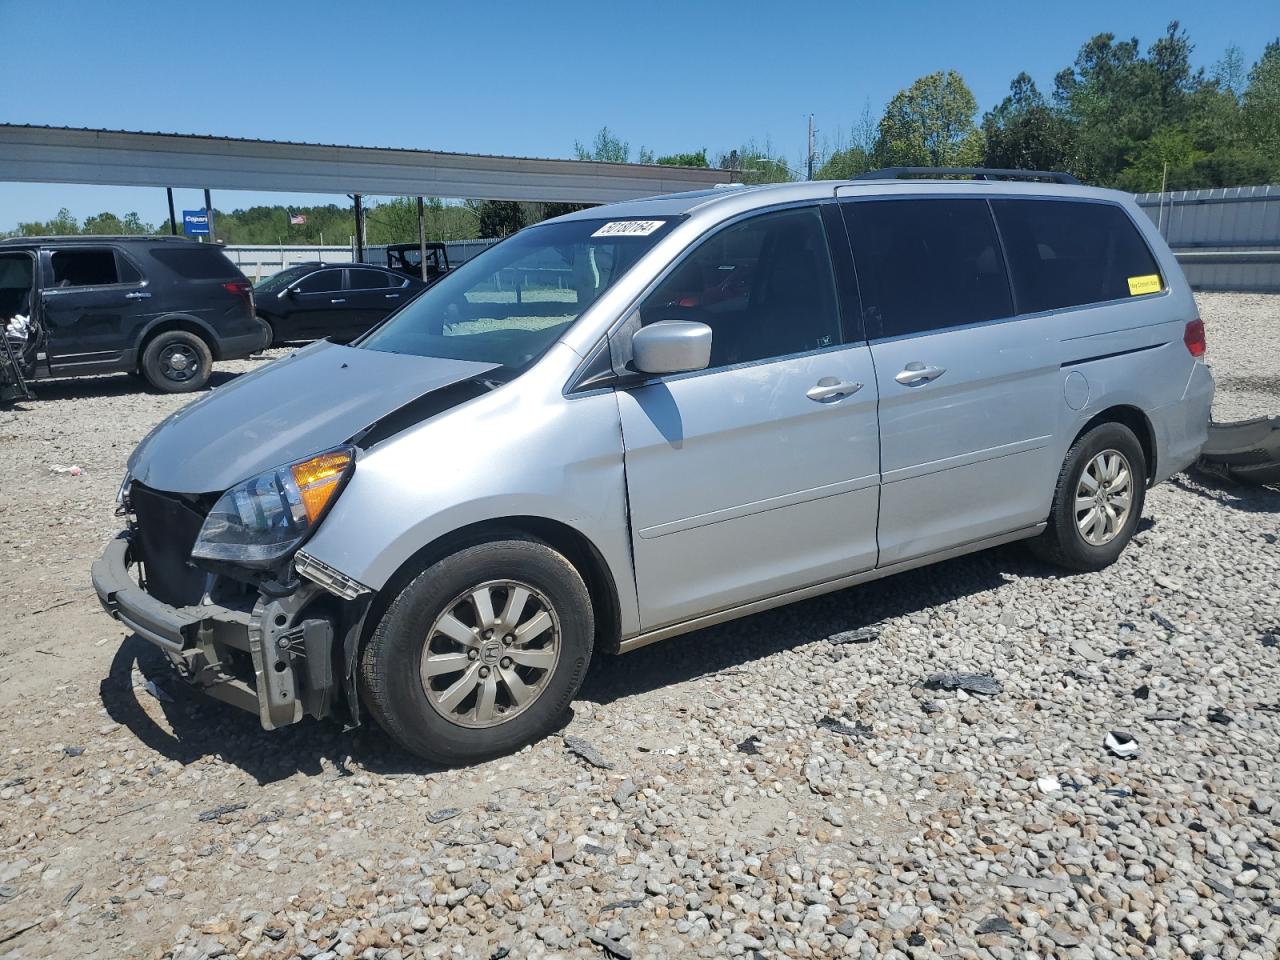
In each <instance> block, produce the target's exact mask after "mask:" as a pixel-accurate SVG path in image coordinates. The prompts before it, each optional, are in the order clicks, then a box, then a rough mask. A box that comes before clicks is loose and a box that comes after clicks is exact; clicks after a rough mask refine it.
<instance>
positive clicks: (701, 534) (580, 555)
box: [93, 171, 1213, 764]
mask: <svg viewBox="0 0 1280 960" xmlns="http://www.w3.org/2000/svg"><path fill="white" fill-rule="evenodd" d="M991 176H992V175H990V174H986V173H979V177H978V179H973V180H957V179H934V180H919V179H905V178H901V177H899V176H898V174H897V173H896V172H895V171H883V172H881V173H879V174H875V175H871V176H870V177H869V178H868V179H860V180H857V181H849V182H812V183H795V184H785V185H776V186H765V187H738V188H729V189H717V190H711V191H706V192H696V193H686V194H677V195H672V196H665V197H656V198H652V199H647V200H637V201H631V202H626V203H619V204H615V205H613V206H605V207H596V208H593V209H589V210H584V211H581V212H578V213H573V214H570V215H568V216H565V217H560V218H558V219H555V220H551V221H547V222H545V223H541V224H538V225H537V226H533V227H530V228H528V229H525V230H522V231H520V232H519V233H517V234H515V235H514V236H512V237H511V238H509V239H507V240H504V241H503V242H501V243H499V244H497V245H495V246H493V247H492V248H490V249H489V250H487V251H486V252H484V253H482V254H480V255H479V256H477V257H476V258H475V259H473V260H471V261H469V262H468V263H466V264H464V265H462V266H461V267H460V268H458V269H457V270H456V271H453V272H451V273H449V274H448V275H447V276H445V277H444V278H442V279H441V280H440V281H439V282H438V283H436V284H435V285H433V286H432V287H430V288H429V289H428V290H427V291H426V292H425V293H423V294H422V295H421V296H420V297H419V298H418V299H416V300H414V301H413V302H412V303H410V304H408V305H407V306H405V307H404V308H402V309H400V310H399V311H397V312H396V313H394V314H393V315H392V316H391V317H390V318H389V319H388V320H387V321H386V322H384V323H383V324H382V325H380V326H378V327H377V328H375V329H374V330H373V331H371V332H370V333H368V334H367V335H366V336H364V337H363V338H361V339H359V340H357V341H356V342H354V343H353V344H351V345H349V346H340V345H337V344H333V343H327V342H322V343H316V344H312V345H310V346H308V347H306V348H303V349H299V350H297V351H295V352H293V353H291V354H289V355H288V356H286V357H284V358H282V359H280V360H278V361H276V362H275V363H272V364H270V365H269V366H267V367H264V368H261V369H259V370H256V371H255V372H253V373H250V374H247V375H245V376H242V377H240V378H238V379H237V380H235V381H234V382H232V383H230V384H228V385H226V386H222V387H219V388H218V389H217V390H215V391H213V392H212V393H211V394H209V395H207V396H205V397H203V398H201V399H199V400H197V401H196V402H194V403H192V404H190V405H189V406H187V407H185V408H184V409H182V410H180V411H179V412H177V413H175V414H174V415H173V416H171V417H170V418H169V419H168V420H166V421H165V422H163V423H162V424H161V425H160V426H159V427H157V428H156V429H155V430H154V431H152V433H151V434H150V435H149V436H148V437H147V438H146V439H144V440H143V442H142V443H141V444H140V445H139V446H138V448H137V450H136V451H134V453H133V455H132V457H131V458H130V460H129V466H128V474H127V475H126V476H125V478H124V482H123V484H122V485H121V489H120V504H121V506H120V513H121V514H122V515H123V516H124V517H126V518H127V529H125V530H124V531H123V532H122V533H121V534H120V536H119V537H118V538H117V539H115V540H113V541H112V542H111V543H110V545H109V546H108V548H107V550H106V552H105V554H104V555H103V557H102V558H101V559H100V560H98V562H97V563H96V564H95V565H94V568H93V580H94V585H95V588H96V590H97V592H98V595H99V597H100V598H101V600H102V603H103V605H104V606H105V607H106V609H107V610H108V611H110V613H111V614H112V615H113V616H115V617H116V618H117V619H119V620H120V621H121V622H123V623H124V624H125V625H127V626H128V627H129V628H131V629H132V630H133V631H134V632H135V633H136V634H137V635H138V636H140V637H142V638H144V639H145V640H147V641H149V642H151V643H153V644H155V645H156V646H157V647H159V648H160V649H161V650H163V651H164V652H165V653H166V654H167V655H168V657H169V659H170V660H171V661H172V662H173V665H174V667H175V668H176V669H177V671H178V672H179V673H180V674H181V675H182V676H183V677H184V678H185V679H186V680H188V681H189V682H190V683H192V684H193V685H195V686H196V687H198V688H200V689H202V690H203V691H205V692H206V693H208V694H210V695H212V696H214V697H217V698H220V699H222V700H224V701H227V702H230V703H232V704H235V705H237V706H239V707H242V708H245V709H248V710H252V711H254V712H256V713H257V714H258V716H259V718H260V720H261V722H262V725H263V726H264V727H266V728H268V729H270V728H275V727H279V726H282V725H284V724H289V723H293V722H295V721H298V720H300V719H301V718H302V717H304V716H307V715H310V716H314V717H323V716H325V715H327V714H330V713H335V712H336V713H340V714H342V715H345V716H347V717H349V718H350V719H351V720H352V721H353V722H359V721H360V720H361V718H362V717H364V716H366V715H369V716H372V717H373V718H374V719H375V720H376V721H377V722H378V723H380V724H381V725H382V726H383V727H384V728H385V729H386V731H387V732H388V733H389V734H390V735H391V736H392V737H393V738H394V739H395V740H396V741H397V742H399V743H400V744H401V745H403V746H404V747H405V748H406V749H408V750H410V751H412V752H414V753H416V754H419V755H421V756H423V757H427V758H430V759H432V760H435V761H439V762H444V763H450V764H454V763H468V762H472V761H476V760H479V759H482V758H484V757H489V756H493V755H495V754H500V753H503V752H506V751H510V750H513V749H515V748H517V747H519V746H521V745H523V744H525V743H527V742H529V741H531V740H533V739H535V738H538V737H540V736H542V735H545V734H546V733H547V732H549V731H550V730H552V729H554V727H555V726H556V724H557V723H558V722H560V720H561V718H562V717H563V715H564V713H565V711H566V709H567V708H568V705H569V703H570V701H571V699H572V698H573V696H574V694H575V692H576V691H577V690H578V687H579V685H580V684H581V682H582V679H583V677H584V675H585V674H586V671H587V666H588V664H589V663H590V661H591V658H592V657H593V656H596V655H599V654H613V653H621V652H626V651H629V650H634V649H635V648H637V647H641V646H644V645H645V644H648V643H652V642H654V641H657V640H663V639H667V638H671V637H675V636H678V635H681V634H686V633H689V632H690V631H693V630H696V629H697V628H699V627H703V626H707V625H709V624H714V623H719V622H722V621H726V620H730V619H732V618H734V617H740V616H743V615H745V614H749V613H752V612H755V611H758V610H763V609H766V608H768V607H772V606H776V605H779V604H783V603H787V602H790V601H792V600H797V599H800V598H804V597H810V596H814V595H816V594H820V593H823V592H826V591H831V590H837V589H840V588H843V587H847V586H850V585H852V584H858V583H863V582H865V581H870V580H874V579H877V578H880V577H885V576H889V575H891V574H893V573H896V572H898V571H902V570H906V569H909V568H912V567H918V566H921V565H923V564H928V563H932V562H934V561H937V560H941V559H944V558H948V557H954V556H957V555H959V554H964V553H969V552H972V551H975V550H981V549H984V548H986V547H990V546H994V545H997V544H1004V543H1008V542H1010V541H1015V540H1027V541H1028V542H1029V543H1030V545H1031V546H1032V547H1033V548H1034V549H1035V550H1036V551H1037V552H1038V553H1039V554H1040V555H1041V556H1043V557H1045V558H1048V559H1049V560H1051V561H1053V562H1054V563H1057V564H1060V565H1061V566H1063V567H1066V568H1069V569H1073V570H1085V571H1088V570H1098V569H1101V568H1103V567H1105V566H1107V565H1108V564H1110V563H1112V562H1114V561H1115V560H1116V558H1117V557H1118V556H1119V554H1120V552H1121V550H1123V549H1124V546H1125V545H1126V544H1127V543H1128V541H1129V539H1130V538H1131V536H1132V535H1133V532H1134V529H1135V527H1136V526H1137V523H1138V520H1139V517H1140V515H1141V513H1142V507H1143V498H1144V494H1145V492H1146V490H1147V488H1148V487H1149V486H1150V485H1152V484H1154V483H1157V482H1159V481H1161V480H1164V479H1166V478H1167V477H1169V476H1170V475H1172V474H1174V473H1176V472H1178V471H1180V470H1182V469H1183V468H1184V467H1186V466H1187V465H1188V464H1190V463H1191V462H1192V461H1193V460H1194V459H1195V457H1196V455H1197V452H1198V450H1199V448H1200V446H1201V444H1202V443H1203V441H1204V439H1205V435H1206V428H1207V424H1208V420H1209V407H1210V401H1211V398H1212V393H1213V381H1212V378H1211V377H1210V374H1209V370H1208V368H1207V367H1206V365H1205V363H1204V359H1203V357H1204V351H1205V339H1204V328H1203V326H1202V325H1201V323H1200V320H1199V319H1198V317H1197V313H1196V305H1195V302H1194V300H1193V299H1192V295H1191V291H1190V289H1189V288H1188V286H1187V283H1186V281H1185V279H1184V278H1183V275H1182V272H1181V270H1180V269H1179V267H1178V265H1177V263H1176V262H1175V260H1174V258H1173V256H1172V255H1171V254H1170V252H1169V250H1168V248H1167V247H1166V245H1165V244H1164V242H1163V241H1162V240H1161V238H1160V236H1159V234H1158V233H1157V232H1156V230H1155V229H1154V228H1153V226H1152V224H1151V223H1150V221H1149V220H1148V219H1147V218H1146V217H1145V216H1144V215H1143V214H1142V212H1141V211H1140V210H1139V208H1138V207H1137V206H1136V204H1135V203H1134V201H1133V199H1132V197H1130V196H1129V195H1127V194H1122V193H1117V192H1113V191H1109V190H1098V189H1090V188H1084V187H1081V186H1078V185H1075V183H1074V181H1073V180H1072V179H1071V178H1070V177H1067V176H1065V175H1060V174H1034V173H1031V174H1023V175H1021V176H1022V177H1023V180H1024V182H1014V181H1013V180H1012V179H1010V175H1009V172H1007V171H1006V172H1002V176H1004V177H1005V178H1004V179H993V178H991Z"/></svg>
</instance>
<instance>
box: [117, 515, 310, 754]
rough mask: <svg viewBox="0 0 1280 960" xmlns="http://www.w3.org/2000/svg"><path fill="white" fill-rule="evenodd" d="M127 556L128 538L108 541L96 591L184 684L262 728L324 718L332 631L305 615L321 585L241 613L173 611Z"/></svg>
mask: <svg viewBox="0 0 1280 960" xmlns="http://www.w3.org/2000/svg"><path fill="white" fill-rule="evenodd" d="M131 551H132V543H131V540H130V537H129V535H128V533H127V532H125V533H121V534H120V535H119V536H117V537H116V538H115V539H114V540H112V541H111V542H110V543H109V544H108V545H107V548H106V550H105V551H104V552H103V554H102V556H101V557H100V558H98V560H97V561H95V563H94V564H93V570H92V578H93V589H94V591H95V592H96V593H97V594H98V600H99V601H100V602H101V603H102V607H103V609H104V610H106V611H107V613H109V614H111V616H112V617H114V618H115V619H116V620H119V621H120V622H121V623H123V624H124V625H125V626H126V627H128V628H129V629H130V630H132V631H133V632H134V633H135V634H136V635H137V636H139V637H141V638H142V639H143V640H146V641H147V642H148V643H150V644H152V645H153V646H155V647H157V648H159V649H160V650H161V651H163V652H164V654H165V655H166V656H167V657H168V658H169V660H170V662H171V663H172V664H173V665H174V667H175V668H176V669H177V672H178V674H179V675H180V676H181V677H182V678H183V679H184V680H185V681H186V682H187V683H189V684H190V685H191V686H193V687H196V688H198V689H200V690H202V691H204V692H205V693H207V694H209V695H210V696H213V697H216V698H217V699H219V700H223V701H225V702H227V703H230V704H232V705H234V706H237V707H240V708H241V709H244V710H248V711H250V712H252V713H256V714H257V715H258V718H259V720H260V721H261V723H262V726H263V727H264V728H265V729H267V730H273V729H275V728H276V727H281V726H285V725H287V724H290V723H296V722H297V721H299V720H301V719H302V717H303V716H304V715H306V714H311V715H313V716H317V717H319V716H324V715H325V714H327V713H328V712H329V708H330V707H331V705H332V702H333V699H334V694H335V689H334V684H333V670H332V653H333V637H334V625H333V622H332V619H331V618H330V617H327V616H324V615H320V616H314V615H312V614H311V613H310V612H308V611H307V610H306V609H305V608H307V607H308V606H309V605H311V601H312V600H314V599H315V598H316V597H317V596H319V595H320V594H322V593H323V591H321V590H320V588H319V587H317V586H315V585H313V584H303V585H301V586H299V587H298V589H297V590H295V591H294V592H293V593H292V594H289V595H288V596H285V597H274V598H272V597H265V596H262V595H259V596H258V597H257V599H256V600H255V601H253V602H252V603H249V602H246V604H245V607H244V608H241V609H237V608H232V607H226V606H220V605H217V604H200V605H198V606H190V607H173V606H170V605H168V604H166V603H162V602H161V601H159V600H157V599H156V598H155V597H153V596H151V595H150V594H149V593H147V592H146V590H144V589H143V588H142V587H141V586H139V584H138V582H137V580H136V579H135V578H134V575H133V573H132V571H131V568H132V567H133V566H134V564H133V557H132V555H131ZM304 614H305V618H304Z"/></svg>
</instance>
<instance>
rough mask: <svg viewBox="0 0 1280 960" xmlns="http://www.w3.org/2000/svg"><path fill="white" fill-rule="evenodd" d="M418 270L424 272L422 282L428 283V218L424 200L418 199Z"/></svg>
mask: <svg viewBox="0 0 1280 960" xmlns="http://www.w3.org/2000/svg"><path fill="white" fill-rule="evenodd" d="M418 268H419V269H420V270H421V271H422V282H423V283H426V282H427V216H426V212H425V211H424V210H423V208H422V198H421V197H419V198H418Z"/></svg>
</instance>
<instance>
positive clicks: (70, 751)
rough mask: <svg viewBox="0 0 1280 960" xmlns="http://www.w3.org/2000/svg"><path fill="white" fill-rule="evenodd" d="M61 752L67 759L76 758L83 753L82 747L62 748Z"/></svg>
mask: <svg viewBox="0 0 1280 960" xmlns="http://www.w3.org/2000/svg"><path fill="white" fill-rule="evenodd" d="M62 752H63V753H64V754H66V755H67V756H68V757H78V756H80V754H82V753H84V747H63V748H62Z"/></svg>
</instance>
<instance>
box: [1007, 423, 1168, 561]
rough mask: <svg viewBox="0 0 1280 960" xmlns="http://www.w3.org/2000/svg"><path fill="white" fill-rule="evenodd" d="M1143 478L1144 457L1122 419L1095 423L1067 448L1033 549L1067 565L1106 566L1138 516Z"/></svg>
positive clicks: (1143, 496)
mask: <svg viewBox="0 0 1280 960" xmlns="http://www.w3.org/2000/svg"><path fill="white" fill-rule="evenodd" d="M1146 477H1147V461H1146V457H1145V455H1144V454H1143V452H1142V444H1140V443H1139V442H1138V438H1137V437H1136V436H1134V434H1133V431H1132V430H1130V429H1129V428H1128V427H1126V426H1125V425H1124V424H1121V423H1102V424H1099V425H1098V426H1096V427H1094V428H1093V429H1092V430H1090V431H1088V432H1087V433H1086V434H1084V435H1083V436H1082V437H1080V439H1078V440H1077V441H1076V442H1075V443H1074V444H1073V445H1072V447H1071V450H1070V451H1069V452H1068V453H1067V458H1066V460H1065V461H1064V463H1063V465H1062V472H1061V473H1060V474H1059V476H1058V488H1057V490H1056V492H1055V493H1054V498H1053V511H1052V513H1050V515H1049V526H1048V528H1047V529H1046V530H1045V531H1044V533H1042V534H1041V535H1040V536H1039V537H1038V538H1037V539H1035V540H1033V541H1032V543H1031V546H1032V549H1033V550H1035V552H1036V553H1037V554H1038V555H1039V556H1040V557H1042V558H1043V559H1045V560H1048V561H1049V562H1050V563H1055V564H1057V565H1059V566H1063V567H1068V568H1070V569H1072V570H1101V569H1102V568H1104V567H1107V566H1110V565H1111V564H1112V563H1114V562H1115V561H1116V558H1117V557H1119V556H1120V552H1121V551H1122V550H1124V548H1125V546H1126V545H1127V544H1128V543H1129V540H1130V539H1131V538H1132V537H1133V532H1134V530H1135V529H1137V526H1138V521H1139V519H1141V517H1142V505H1143V503H1144V502H1145V499H1146Z"/></svg>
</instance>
